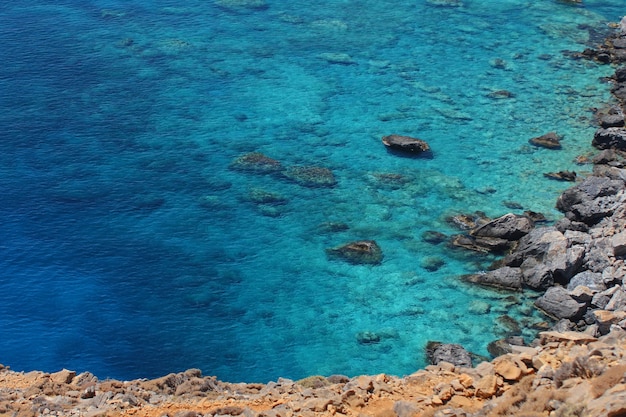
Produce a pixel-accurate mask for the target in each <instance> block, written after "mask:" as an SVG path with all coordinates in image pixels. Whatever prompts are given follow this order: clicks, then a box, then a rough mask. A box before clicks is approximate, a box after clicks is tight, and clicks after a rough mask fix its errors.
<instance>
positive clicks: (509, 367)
mask: <svg viewBox="0 0 626 417" xmlns="http://www.w3.org/2000/svg"><path fill="white" fill-rule="evenodd" d="M494 366H495V370H496V373H497V374H498V375H500V376H502V378H504V379H505V380H507V381H519V380H520V379H521V377H522V370H521V369H520V368H519V367H518V366H517V364H516V363H515V362H514V361H512V360H511V358H510V357H507V356H503V357H500V358H499V359H498V360H497V361H495V363H494Z"/></svg>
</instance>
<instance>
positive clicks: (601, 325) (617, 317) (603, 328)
mask: <svg viewBox="0 0 626 417" xmlns="http://www.w3.org/2000/svg"><path fill="white" fill-rule="evenodd" d="M592 314H593V317H594V319H595V320H596V323H597V324H598V330H599V331H600V334H603V335H604V334H607V333H608V332H609V330H610V329H611V325H613V324H617V323H619V322H620V321H622V320H624V319H626V312H624V311H608V310H594V311H593V312H592Z"/></svg>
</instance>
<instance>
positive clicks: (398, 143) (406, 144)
mask: <svg viewBox="0 0 626 417" xmlns="http://www.w3.org/2000/svg"><path fill="white" fill-rule="evenodd" d="M383 144H384V145H385V146H386V147H388V148H390V149H395V150H399V151H402V152H408V153H413V154H420V153H424V152H428V151H430V146H429V145H428V143H426V141H424V140H422V139H417V138H412V137H410V136H402V135H388V136H384V137H383Z"/></svg>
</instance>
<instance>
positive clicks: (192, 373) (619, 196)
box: [0, 17, 626, 417]
mask: <svg viewBox="0 0 626 417" xmlns="http://www.w3.org/2000/svg"><path fill="white" fill-rule="evenodd" d="M576 58H579V59H593V60H595V61H597V62H599V63H601V64H611V65H614V66H615V67H616V71H615V75H614V76H613V77H612V78H611V79H610V80H608V82H609V83H610V84H611V91H612V93H613V96H614V98H615V103H613V104H611V105H610V106H608V107H607V108H605V109H600V110H598V112H597V118H598V122H599V128H598V130H597V131H596V133H595V135H594V138H593V141H592V145H593V146H594V147H595V148H597V149H598V150H599V152H598V154H597V155H595V156H594V157H593V159H592V161H591V162H592V163H593V172H592V174H591V175H589V176H587V177H585V178H583V179H582V180H580V181H579V182H578V183H577V184H576V185H574V186H573V187H571V188H569V189H568V190H566V191H565V192H563V193H562V194H561V196H560V197H559V198H558V200H557V202H556V207H557V209H558V210H560V211H561V212H562V213H563V214H564V217H563V218H562V219H561V220H559V221H557V222H556V223H555V224H554V225H550V226H536V225H535V223H536V220H537V218H536V217H533V216H531V215H529V214H525V215H515V214H511V213H509V214H506V215H504V216H502V217H500V218H498V219H493V220H485V221H482V222H480V223H479V224H476V225H474V226H473V228H472V229H471V230H470V231H469V232H468V233H467V234H464V235H459V236H457V237H455V244H456V245H457V246H463V247H465V248H467V249H472V250H486V251H506V252H507V254H506V256H504V258H503V259H502V260H501V261H499V263H498V264H497V265H494V268H493V269H492V270H490V271H487V272H483V273H479V274H473V275H471V276H468V277H465V279H466V280H468V281H469V282H472V283H475V284H477V285H487V286H491V287H497V288H500V289H503V290H509V291H524V290H526V289H530V290H535V291H542V292H543V295H541V297H539V298H538V299H537V301H536V303H535V305H536V307H537V308H539V309H540V310H542V311H543V312H545V313H546V314H547V315H548V316H550V317H553V318H554V319H555V320H556V325H555V326H554V327H552V328H551V329H549V330H547V331H543V332H540V333H539V336H538V338H537V339H536V340H534V341H533V343H531V344H530V346H525V345H524V341H523V340H521V338H515V337H512V338H508V339H505V340H502V341H498V343H497V344H494V346H493V350H490V351H492V352H495V353H497V354H494V356H497V357H496V358H495V359H493V360H492V361H491V362H487V361H484V362H481V363H480V364H477V365H476V366H475V367H472V363H471V362H472V361H471V358H470V357H469V355H468V354H467V352H466V351H465V350H464V349H463V348H462V347H460V346H458V345H446V344H435V345H430V346H429V349H430V351H429V352H428V353H429V357H430V358H431V362H432V363H433V365H430V366H428V367H426V368H425V369H424V370H419V371H417V372H415V373H413V374H411V375H408V376H405V377H396V376H390V375H385V374H381V375H375V376H358V377H354V378H348V377H346V376H342V375H333V376H328V377H324V376H311V377H308V378H305V379H303V380H300V381H292V380H288V379H279V380H278V381H276V382H270V383H267V384H256V383H226V382H221V381H219V380H217V379H216V378H215V377H206V376H203V375H202V373H201V371H199V370H196V369H191V370H187V371H185V372H182V373H177V374H170V375H167V376H164V377H162V378H158V379H154V380H133V381H116V380H102V381H101V380H99V379H98V378H97V377H96V376H94V375H93V374H91V373H89V372H84V373H81V374H77V373H76V372H73V371H69V370H62V371H59V372H56V373H44V372H40V371H33V372H27V373H25V372H14V371H12V370H10V368H9V367H4V366H2V365H0V415H7V416H15V417H26V416H85V417H96V416H169V417H192V416H245V417H261V416H267V417H290V416H305V417H306V416H322V415H334V416H342V415H344V416H375V417H392V416H396V417H410V416H436V417H446V416H448V417H453V416H457V417H470V416H476V417H478V416H521V415H524V416H555V417H559V416H561V417H566V416H607V417H608V416H613V417H615V416H623V415H626V116H625V113H626V17H625V18H624V19H622V21H621V22H620V24H619V25H616V30H615V33H613V34H611V35H610V36H609V37H608V38H607V39H606V41H605V42H604V44H603V45H601V46H599V47H598V48H597V49H588V50H586V51H584V52H583V53H581V54H578V56H576ZM420 149H421V148H420ZM254 157H255V162H256V161H257V160H258V159H259V158H260V157H262V155H261V156H259V155H254ZM250 158H251V157H249V159H250ZM244 162H245V163H248V161H247V160H245V161H243V162H241V161H240V164H239V166H238V167H239V168H240V166H241V165H242V164H243V163H244ZM262 162H263V164H264V167H265V168H266V170H268V171H273V170H276V169H279V167H277V163H276V162H275V161H273V160H265V159H264V160H263V161H262ZM245 166H246V167H247V165H245ZM255 166H256V165H255ZM307 175H308V173H307ZM298 178H299V177H298ZM327 184H329V185H332V181H330V180H329V181H327V182H326V183H324V184H323V185H327ZM315 185H316V186H318V185H319V184H317V183H316V184H315ZM537 223H538V222H537ZM366 243H368V245H369V246H368V248H370V249H371V247H372V245H371V242H366ZM339 249H341V248H339ZM339 249H336V250H335V251H337V250H339ZM344 252H345V250H344V251H343V252H341V253H340V254H342V255H343V254H344ZM374 252H375V253H374V255H376V256H373V257H372V259H373V260H372V263H375V261H376V260H378V259H379V257H380V256H382V255H381V254H378V252H377V251H374ZM343 256H346V255H343ZM350 259H351V258H350Z"/></svg>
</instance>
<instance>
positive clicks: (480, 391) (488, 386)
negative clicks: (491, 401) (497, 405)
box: [475, 375, 498, 399]
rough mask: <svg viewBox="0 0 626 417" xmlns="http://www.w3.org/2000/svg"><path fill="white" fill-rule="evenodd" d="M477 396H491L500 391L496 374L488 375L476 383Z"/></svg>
mask: <svg viewBox="0 0 626 417" xmlns="http://www.w3.org/2000/svg"><path fill="white" fill-rule="evenodd" d="M475 387H476V396H477V397H479V398H485V399H486V398H490V397H493V396H494V395H496V392H497V391H498V379H497V378H496V376H495V375H486V376H484V377H482V378H481V379H480V380H479V381H478V382H477V383H476V384H475Z"/></svg>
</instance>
